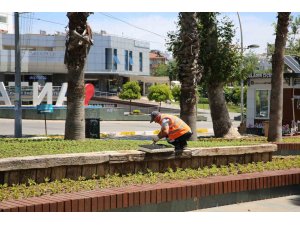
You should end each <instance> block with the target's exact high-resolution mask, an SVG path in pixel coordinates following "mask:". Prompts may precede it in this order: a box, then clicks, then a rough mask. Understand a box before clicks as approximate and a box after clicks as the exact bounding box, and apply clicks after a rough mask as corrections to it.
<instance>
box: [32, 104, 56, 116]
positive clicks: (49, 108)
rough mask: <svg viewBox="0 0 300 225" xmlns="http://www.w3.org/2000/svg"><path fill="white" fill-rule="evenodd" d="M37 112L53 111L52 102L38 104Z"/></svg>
mask: <svg viewBox="0 0 300 225" xmlns="http://www.w3.org/2000/svg"><path fill="white" fill-rule="evenodd" d="M36 109H37V113H38V114H42V113H53V105H52V104H40V105H38V106H37V107H36Z"/></svg>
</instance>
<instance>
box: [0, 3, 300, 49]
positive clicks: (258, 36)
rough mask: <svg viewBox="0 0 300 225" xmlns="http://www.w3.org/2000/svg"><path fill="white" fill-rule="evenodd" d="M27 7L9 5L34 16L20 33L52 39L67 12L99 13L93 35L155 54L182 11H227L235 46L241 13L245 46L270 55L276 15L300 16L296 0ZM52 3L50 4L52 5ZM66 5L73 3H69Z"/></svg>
mask: <svg viewBox="0 0 300 225" xmlns="http://www.w3.org/2000/svg"><path fill="white" fill-rule="evenodd" d="M15 2H18V3H19V4H16V3H15ZM26 2H28V4H25V5H24V1H21V0H19V1H18V0H10V1H8V2H7V3H6V4H5V5H4V9H7V11H6V12H13V11H20V10H16V9H17V8H18V7H20V8H21V11H23V12H31V11H33V13H30V14H28V13H25V14H22V15H21V32H28V31H29V32H33V33H39V31H40V30H44V31H46V32H47V33H48V34H53V33H54V32H56V31H59V32H65V27H66V25H67V24H68V18H67V17H66V11H76V10H77V11H93V12H94V14H93V15H91V16H90V17H89V18H88V22H89V23H90V25H91V27H92V29H93V31H95V32H100V31H101V30H105V31H106V32H107V33H108V34H113V35H118V36H124V37H129V38H133V39H139V40H144V41H148V42H150V48H151V49H158V50H161V51H166V49H167V46H166V45H165V42H166V38H167V33H168V32H170V31H175V30H176V22H177V17H178V11H218V12H223V13H222V15H227V16H228V17H229V18H230V19H231V20H232V21H233V22H234V24H235V28H236V37H235V40H234V41H235V42H236V43H240V28H239V23H238V17H237V13H236V12H239V14H240V18H241V23H242V30H243V39H244V44H243V45H244V47H245V46H248V45H251V44H256V45H259V46H260V47H259V48H257V49H252V51H254V52H255V53H265V52H266V48H267V43H274V42H275V36H274V27H273V25H272V24H273V23H274V22H276V21H277V18H276V16H277V13H276V11H284V10H285V9H286V7H288V8H287V9H288V10H289V11H292V10H294V11H295V10H296V11H297V12H296V13H295V12H294V13H292V14H293V15H294V16H300V4H297V5H295V4H290V3H289V2H293V0H285V1H282V3H278V2H276V3H273V4H270V3H269V2H268V1H266V2H267V3H265V2H264V1H261V0H251V1H248V0H240V1H234V0H233V1H232V0H230V1H226V0H127V1H123V0H114V1H102V0H97V1H96V0H89V1H88V2H89V4H84V5H83V4H81V5H80V7H79V9H80V10H78V2H79V3H80V2H81V1H80V0H72V1H71V0H43V1H36V0H26ZM41 2H43V4H41ZM49 2H50V3H51V4H50V5H47V3H49ZM58 2H59V3H58ZM66 2H68V3H70V2H72V4H64V3H66ZM240 2H243V4H240ZM39 3H40V4H39ZM81 3H82V2H81ZM99 3H101V4H99ZM10 4H11V5H10ZM22 4H23V5H22ZM5 7H7V8H5ZM73 7H74V8H73ZM153 7H154V9H153ZM86 8H87V9H86ZM85 9H86V10H85ZM112 9H114V10H112ZM1 10H3V9H1ZM272 10H273V11H272ZM25 17H32V19H28V18H25ZM122 21H123V22H122Z"/></svg>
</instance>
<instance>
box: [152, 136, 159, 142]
mask: <svg viewBox="0 0 300 225" xmlns="http://www.w3.org/2000/svg"><path fill="white" fill-rule="evenodd" d="M159 139H160V138H159V137H158V136H157V135H155V136H153V137H152V141H153V142H154V143H156V142H158V141H159Z"/></svg>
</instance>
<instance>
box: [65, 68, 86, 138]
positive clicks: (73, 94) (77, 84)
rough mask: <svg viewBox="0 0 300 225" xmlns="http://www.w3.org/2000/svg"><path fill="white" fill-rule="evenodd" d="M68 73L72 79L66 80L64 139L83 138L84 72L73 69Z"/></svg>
mask: <svg viewBox="0 0 300 225" xmlns="http://www.w3.org/2000/svg"><path fill="white" fill-rule="evenodd" d="M68 75H69V76H72V79H70V80H69V81H68V92H67V100H68V101H67V116H66V126H65V139H67V140H80V139H84V138H85V112H84V95H85V88H84V73H83V70H76V69H74V70H69V71H68Z"/></svg>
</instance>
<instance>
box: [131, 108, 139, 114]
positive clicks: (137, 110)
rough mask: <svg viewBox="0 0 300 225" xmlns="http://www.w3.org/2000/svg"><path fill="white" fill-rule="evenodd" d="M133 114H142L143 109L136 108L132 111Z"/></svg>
mask: <svg viewBox="0 0 300 225" xmlns="http://www.w3.org/2000/svg"><path fill="white" fill-rule="evenodd" d="M132 113H133V114H141V110H139V109H135V110H133V111H132Z"/></svg>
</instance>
